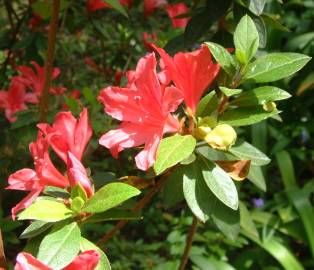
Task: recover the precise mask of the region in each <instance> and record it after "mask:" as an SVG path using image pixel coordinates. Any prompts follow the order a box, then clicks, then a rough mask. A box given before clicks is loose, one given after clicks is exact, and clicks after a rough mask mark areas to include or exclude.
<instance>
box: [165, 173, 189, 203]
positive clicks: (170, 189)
mask: <svg viewBox="0 0 314 270" xmlns="http://www.w3.org/2000/svg"><path fill="white" fill-rule="evenodd" d="M185 171H186V168H185V167H179V168H177V169H176V170H175V171H174V172H172V173H171V175H170V176H169V177H168V179H167V180H166V183H165V184H164V187H163V189H162V193H161V194H162V202H163V206H164V207H165V208H166V209H169V208H171V207H173V206H175V205H176V204H177V203H179V202H181V201H182V200H183V199H184V195H183V175H184V172H185Z"/></svg>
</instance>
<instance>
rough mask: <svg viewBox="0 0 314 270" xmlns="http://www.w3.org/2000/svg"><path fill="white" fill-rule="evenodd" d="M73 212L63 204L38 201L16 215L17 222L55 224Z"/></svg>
mask: <svg viewBox="0 0 314 270" xmlns="http://www.w3.org/2000/svg"><path fill="white" fill-rule="evenodd" d="M72 215H73V211H72V210H71V209H69V208H67V207H66V206H65V204H63V203H61V202H57V201H52V200H39V201H36V202H34V203H33V204H32V205H30V206H29V207H28V208H26V209H25V210H24V211H23V212H22V213H20V214H19V215H18V219H19V220H25V219H35V220H41V221H46V222H56V221H59V220H63V219H66V218H69V217H71V216H72Z"/></svg>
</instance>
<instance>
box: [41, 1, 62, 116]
mask: <svg viewBox="0 0 314 270" xmlns="http://www.w3.org/2000/svg"><path fill="white" fill-rule="evenodd" d="M59 10H60V0H53V6H52V16H51V19H50V24H49V34H48V49H47V59H46V63H45V84H44V88H43V91H42V93H41V96H40V101H39V114H40V117H39V119H40V121H41V122H46V121H47V114H48V106H49V89H50V86H51V75H52V70H53V60H54V53H55V47H56V36H57V29H58V15H59Z"/></svg>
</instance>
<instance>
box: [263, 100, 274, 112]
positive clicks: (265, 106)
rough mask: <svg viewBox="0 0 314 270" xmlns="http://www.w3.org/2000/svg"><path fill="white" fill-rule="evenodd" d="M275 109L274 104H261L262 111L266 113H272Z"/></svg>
mask: <svg viewBox="0 0 314 270" xmlns="http://www.w3.org/2000/svg"><path fill="white" fill-rule="evenodd" d="M276 108H277V106H276V103H275V102H265V103H264V104H263V109H264V111H266V112H272V111H273V110H275V109H276Z"/></svg>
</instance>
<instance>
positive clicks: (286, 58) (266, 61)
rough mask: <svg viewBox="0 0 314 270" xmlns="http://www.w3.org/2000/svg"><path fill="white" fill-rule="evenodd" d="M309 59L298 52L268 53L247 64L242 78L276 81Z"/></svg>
mask: <svg viewBox="0 0 314 270" xmlns="http://www.w3.org/2000/svg"><path fill="white" fill-rule="evenodd" d="M310 59H311V57H309V56H306V55H304V54H299V53H270V54H267V55H264V56H262V57H260V58H258V59H257V60H255V61H254V62H253V63H251V64H249V65H248V67H247V69H246V73H245V74H244V79H245V80H248V79H253V80H254V81H255V82H257V83H265V82H273V81H277V80H280V79H283V78H285V77H288V76H290V75H292V74H294V73H296V72H298V71H299V70H300V69H302V68H303V67H304V66H305V65H306V64H307V62H309V61H310Z"/></svg>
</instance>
